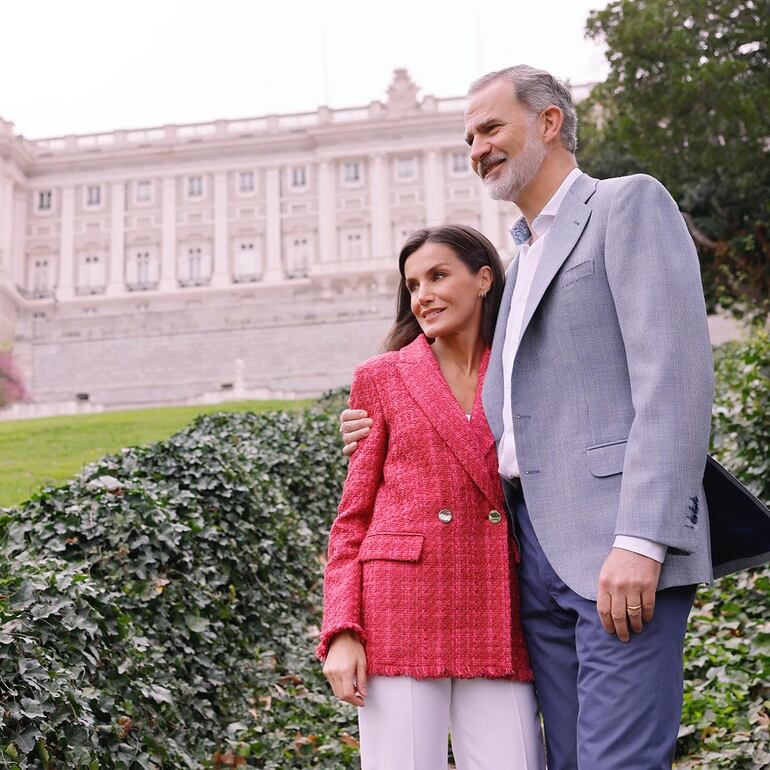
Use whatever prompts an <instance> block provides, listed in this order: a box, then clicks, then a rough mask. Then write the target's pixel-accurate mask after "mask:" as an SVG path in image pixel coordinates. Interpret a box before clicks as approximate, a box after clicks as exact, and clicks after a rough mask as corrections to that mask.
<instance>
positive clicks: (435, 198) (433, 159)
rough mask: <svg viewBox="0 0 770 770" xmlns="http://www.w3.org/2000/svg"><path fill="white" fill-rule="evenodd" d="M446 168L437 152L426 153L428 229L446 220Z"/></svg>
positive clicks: (426, 214) (426, 212)
mask: <svg viewBox="0 0 770 770" xmlns="http://www.w3.org/2000/svg"><path fill="white" fill-rule="evenodd" d="M444 194H445V193H444V166H443V165H442V163H441V154H440V153H439V152H438V151H437V150H428V151H427V152H426V153H425V219H426V223H427V225H428V227H432V226H434V225H442V224H444V222H445V220H446V211H445V205H444Z"/></svg>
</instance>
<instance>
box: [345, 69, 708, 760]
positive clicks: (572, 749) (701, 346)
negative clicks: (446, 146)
mask: <svg viewBox="0 0 770 770" xmlns="http://www.w3.org/2000/svg"><path fill="white" fill-rule="evenodd" d="M465 124H466V140H467V142H468V145H469V147H470V158H471V164H472V166H473V169H474V171H475V172H476V173H477V174H478V175H479V177H480V178H481V179H482V180H483V182H484V185H485V187H486V188H487V190H488V192H489V194H490V195H491V196H492V197H493V198H497V199H505V200H510V201H511V202H513V203H515V204H516V205H517V206H518V207H519V209H520V210H521V212H522V213H523V215H524V216H523V217H522V218H521V219H520V220H519V221H518V222H516V224H515V225H514V226H513V227H512V228H511V233H512V235H513V237H514V239H515V240H516V242H517V244H519V249H518V252H517V254H516V256H515V257H514V259H513V260H512V262H511V265H510V266H509V268H508V271H507V280H506V288H505V293H504V296H503V300H502V305H501V308H500V315H499V318H498V323H497V329H496V332H495V338H494V344H493V349H492V356H491V359H490V364H489V371H488V373H487V377H486V380H485V383H484V392H483V396H484V409H485V413H486V416H487V419H488V421H489V424H490V426H491V428H492V432H493V433H494V435H495V439H496V441H497V445H498V456H499V467H500V474H501V476H502V478H503V482H504V488H505V492H506V497H507V500H508V502H509V506H510V509H511V513H512V516H513V524H514V527H515V532H516V535H517V537H518V538H519V540H520V545H521V552H522V563H521V569H520V579H521V596H522V621H523V623H524V630H525V634H526V638H527V644H528V647H529V650H530V655H531V659H532V666H533V669H534V671H535V676H536V687H537V693H538V699H539V702H540V707H541V709H542V712H543V718H544V724H545V732H546V743H547V749H548V763H549V764H548V766H549V770H571V769H573V768H580V770H656V769H657V768H670V767H671V763H672V758H673V754H674V747H675V743H676V737H677V731H678V727H679V719H680V714H681V704H682V688H683V675H682V648H683V641H684V633H685V627H686V622H687V616H688V613H689V611H690V608H691V606H692V601H693V598H694V595H695V585H696V584H697V583H699V582H704V581H710V580H711V577H712V573H711V561H710V550H709V539H708V518H707V515H708V514H707V510H706V505H705V495H704V492H703V487H702V479H703V470H704V466H705V463H706V452H707V448H708V437H709V428H710V415H711V403H712V395H713V370H712V360H711V346H710V343H709V336H708V328H707V323H706V309H705V303H704V299H703V291H702V286H701V281H700V272H699V265H698V259H697V255H696V252H695V248H694V246H693V243H692V239H691V238H690V236H689V234H688V232H687V229H686V226H685V224H684V221H683V219H682V217H681V215H680V213H679V211H678V209H677V206H676V204H675V203H674V201H673V200H672V199H671V197H670V196H669V194H668V193H667V192H666V190H665V189H664V188H663V187H662V185H660V183H658V182H657V181H656V180H654V179H652V178H651V177H648V176H643V175H636V176H631V177H626V178H620V179H607V180H601V181H597V180H595V179H591V178H590V177H589V176H587V175H586V174H583V173H582V172H581V171H580V170H579V169H578V168H577V163H576V160H575V148H576V115H575V110H574V107H573V105H572V101H571V98H570V94H569V91H568V90H567V89H566V88H565V87H564V85H563V84H561V83H560V82H559V81H558V80H556V79H555V78H553V77H552V76H551V75H549V74H548V73H546V72H543V71H540V70H536V69H533V68H531V67H527V66H517V67H512V68H510V69H506V70H501V71H499V72H493V73H490V74H489V75H486V76H485V77H483V78H481V79H480V80H479V81H477V82H476V83H474V84H473V86H472V87H471V89H470V93H469V103H468V107H467V110H466V114H465ZM360 418H361V413H358V412H350V411H347V412H345V413H344V414H343V419H344V420H346V423H345V425H344V432H345V440H346V442H351V443H349V446H348V448H347V449H346V453H350V451H351V448H352V449H354V448H355V442H356V441H357V440H360V439H361V438H363V437H364V436H365V431H366V427H365V423H363V422H362V421H361V419H360Z"/></svg>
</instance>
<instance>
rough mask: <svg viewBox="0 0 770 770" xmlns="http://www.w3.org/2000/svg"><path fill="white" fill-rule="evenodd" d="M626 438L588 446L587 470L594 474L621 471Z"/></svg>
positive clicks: (601, 474)
mask: <svg viewBox="0 0 770 770" xmlns="http://www.w3.org/2000/svg"><path fill="white" fill-rule="evenodd" d="M627 444H628V441H627V440H623V441H613V442H612V443H611V444H600V445H598V446H592V447H588V449H586V457H587V458H588V470H590V471H591V473H592V474H593V475H594V476H599V477H602V476H614V475H615V474H616V473H623V461H624V460H625V458H626V445H627Z"/></svg>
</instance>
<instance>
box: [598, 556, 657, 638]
mask: <svg viewBox="0 0 770 770" xmlns="http://www.w3.org/2000/svg"><path fill="white" fill-rule="evenodd" d="M661 566H662V565H661V564H660V562H657V561H655V559H650V558H649V557H647V556H642V555H641V554H638V553H633V552H632V551H626V550H624V549H622V548H613V549H612V550H611V551H610V555H609V556H608V557H607V560H606V561H605V562H604V566H603V567H602V571H601V573H600V574H599V593H598V596H597V600H596V609H597V610H598V612H599V617H600V618H601V621H602V625H603V626H604V630H605V631H607V632H609V633H610V634H617V635H618V639H620V641H621V642H627V641H628V640H629V639H630V634H629V631H628V626H629V622H630V625H631V629H632V630H633V631H635V632H636V633H637V634H638V633H640V632H641V630H642V628H643V626H644V623H649V622H650V621H651V620H652V615H653V612H654V611H655V591H656V590H657V588H658V579H659V578H660V569H661Z"/></svg>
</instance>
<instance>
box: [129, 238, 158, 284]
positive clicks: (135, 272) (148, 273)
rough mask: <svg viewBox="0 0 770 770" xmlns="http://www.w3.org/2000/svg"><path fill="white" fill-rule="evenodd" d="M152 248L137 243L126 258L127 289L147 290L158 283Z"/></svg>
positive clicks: (156, 265) (154, 255)
mask: <svg viewBox="0 0 770 770" xmlns="http://www.w3.org/2000/svg"><path fill="white" fill-rule="evenodd" d="M154 251H155V250H154V249H152V248H150V247H147V246H144V245H137V246H135V247H134V248H132V249H131V251H130V256H129V258H128V259H127V260H126V288H127V289H128V290H129V291H147V290H148V289H154V288H156V287H157V285H158V273H159V265H158V258H157V256H156V254H155V253H154Z"/></svg>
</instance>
